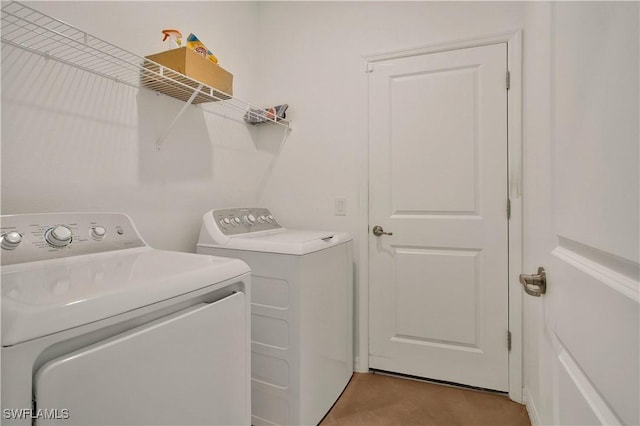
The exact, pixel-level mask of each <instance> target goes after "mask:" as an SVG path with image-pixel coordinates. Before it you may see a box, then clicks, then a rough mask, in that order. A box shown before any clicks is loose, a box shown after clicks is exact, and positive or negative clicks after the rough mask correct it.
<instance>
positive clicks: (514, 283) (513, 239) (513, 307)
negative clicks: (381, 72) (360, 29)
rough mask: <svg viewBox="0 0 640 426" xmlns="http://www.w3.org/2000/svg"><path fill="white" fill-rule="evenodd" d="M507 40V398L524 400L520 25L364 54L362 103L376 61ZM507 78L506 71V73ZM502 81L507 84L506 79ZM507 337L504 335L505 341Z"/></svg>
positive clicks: (364, 227) (364, 253)
mask: <svg viewBox="0 0 640 426" xmlns="http://www.w3.org/2000/svg"><path fill="white" fill-rule="evenodd" d="M498 43H506V44H507V67H508V70H509V73H510V87H509V90H508V91H507V103H508V104H507V139H508V141H507V150H508V159H507V163H508V164H507V168H508V182H507V185H508V196H509V199H510V201H511V218H510V220H509V221H508V226H509V247H508V256H509V287H508V288H509V302H508V303H509V331H510V332H511V350H510V351H509V397H510V398H511V399H512V400H513V401H516V402H518V403H523V398H522V394H523V380H522V375H523V359H522V355H523V354H522V346H523V345H522V343H523V342H522V290H521V289H520V282H519V280H518V276H519V274H520V272H521V271H522V251H523V241H522V191H521V188H522V184H521V183H522V30H516V31H510V32H504V33H497V34H491V35H487V36H481V37H476V38H470V39H463V40H457V41H451V42H444V43H435V44H429V45H425V46H419V47H415V48H409V49H402V50H395V51H391V52H382V53H374V54H367V55H362V58H363V60H364V76H365V78H364V82H363V85H364V86H365V87H366V90H365V93H366V97H367V99H366V104H367V110H368V107H369V100H368V97H369V89H368V74H369V73H370V72H372V71H373V69H374V67H375V64H376V63H377V62H381V61H388V60H391V59H399V58H405V57H409V56H416V55H424V54H429V53H437V52H445V51H449V50H458V49H466V48H470V47H479V46H486V45H491V44H498ZM505 77H506V76H505ZM505 84H506V83H505ZM368 117H369V114H368V113H367V121H366V126H367V129H366V131H365V134H366V135H367V137H366V143H365V146H364V149H365V152H366V155H364V158H363V161H364V165H363V167H362V170H363V176H361V182H362V184H361V185H360V188H359V194H358V195H359V197H358V198H359V199H360V201H361V202H360V205H361V206H363V207H364V208H362V209H361V210H360V217H359V218H358V219H359V223H360V224H361V226H360V229H359V231H358V236H359V245H358V253H359V256H358V265H359V266H358V271H357V273H358V278H359V279H358V283H359V285H358V293H357V295H356V297H357V306H358V310H357V312H358V322H357V324H358V327H357V330H356V331H357V336H358V338H357V339H358V340H357V345H358V346H357V347H358V352H357V353H356V354H355V355H356V357H355V370H356V371H359V372H367V371H369V175H370V170H369V121H368ZM506 338H507V336H505V340H506Z"/></svg>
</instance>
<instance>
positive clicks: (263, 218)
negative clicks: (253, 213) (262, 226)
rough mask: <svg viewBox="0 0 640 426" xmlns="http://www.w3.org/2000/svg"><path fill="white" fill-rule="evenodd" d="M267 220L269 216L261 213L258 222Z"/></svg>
mask: <svg viewBox="0 0 640 426" xmlns="http://www.w3.org/2000/svg"><path fill="white" fill-rule="evenodd" d="M266 221H267V217H266V216H265V215H263V214H261V215H260V216H258V222H259V223H265V222H266Z"/></svg>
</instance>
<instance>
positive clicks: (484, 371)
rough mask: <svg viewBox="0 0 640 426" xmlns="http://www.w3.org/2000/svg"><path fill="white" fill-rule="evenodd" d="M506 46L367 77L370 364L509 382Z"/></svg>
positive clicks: (460, 379) (408, 61) (431, 57)
mask: <svg viewBox="0 0 640 426" xmlns="http://www.w3.org/2000/svg"><path fill="white" fill-rule="evenodd" d="M506 71H507V45H506V43H500V44H494V45H487V46H481V47H473V48H466V49H458V50H451V51H446V52H438V53H431V54H424V55H419V56H412V57H407V58H401V59H393V60H389V61H384V62H378V63H375V65H374V67H373V70H372V72H371V73H370V74H369V76H370V77H369V96H370V100H369V111H370V112H369V121H370V128H369V130H370V131H369V145H370V146H369V148H370V164H369V170H370V172H369V173H370V190H369V202H370V211H369V224H370V227H371V228H373V226H375V225H379V226H382V227H383V228H384V231H386V232H390V233H392V234H393V235H381V236H374V235H373V234H371V233H370V237H369V238H370V239H369V256H370V259H369V265H370V266H369V286H370V288H369V297H370V307H369V309H370V310H369V318H370V322H369V324H370V347H369V353H370V355H369V364H370V367H371V368H373V369H380V370H387V371H393V372H399V373H404V374H410V375H415V376H421V377H427V378H432V379H439V380H445V381H450V382H456V383H463V384H468V385H473V386H480V387H484V388H490V389H497V390H502V391H506V390H508V346H507V333H508V222H507V220H508V219H507V87H506V83H505V77H506Z"/></svg>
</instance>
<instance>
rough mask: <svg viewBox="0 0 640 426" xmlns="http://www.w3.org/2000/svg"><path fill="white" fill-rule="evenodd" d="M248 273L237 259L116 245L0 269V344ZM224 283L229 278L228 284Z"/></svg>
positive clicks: (148, 303)
mask: <svg viewBox="0 0 640 426" xmlns="http://www.w3.org/2000/svg"><path fill="white" fill-rule="evenodd" d="M249 272H250V269H249V267H248V266H247V265H246V264H245V263H244V262H242V261H240V260H237V259H229V258H221V257H215V256H203V255H198V254H192V253H180V252H171V251H164V250H155V249H152V248H149V247H140V248H133V249H128V250H119V251H117V252H115V253H114V252H105V253H97V254H90V255H84V256H76V257H70V258H63V259H53V260H45V261H38V262H28V263H22V264H16V265H7V266H3V268H2V345H3V346H8V345H14V344H16V343H20V342H24V341H27V340H31V339H35V338H38V337H42V336H46V335H49V334H52V333H56V332H59V331H63V330H67V329H71V328H74V327H78V326H81V325H84V324H88V323H91V322H94V321H98V320H102V319H105V318H109V317H112V316H115V315H119V314H121V313H124V312H128V311H132V310H135V309H137V308H141V307H144V306H148V305H152V304H154V303H158V302H161V301H164V300H168V299H171V298H173V297H177V296H181V295H184V294H187V293H189V292H193V291H196V290H199V289H202V288H204V287H208V286H212V290H214V289H215V285H220V286H221V287H222V286H223V285H226V284H222V283H223V282H224V281H227V280H230V279H233V278H236V277H239V276H241V275H243V274H248V273H249ZM227 284H228V283H227Z"/></svg>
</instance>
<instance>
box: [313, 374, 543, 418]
mask: <svg viewBox="0 0 640 426" xmlns="http://www.w3.org/2000/svg"><path fill="white" fill-rule="evenodd" d="M378 425H380V426H410V425H415V426H418V425H420V426H422V425H424V426H426V425H443V426H444V425H446V426H456V425H460V426H467V425H487V426H489V425H491V426H499V425H505V426H507V425H508V426H521V425H522V426H530V425H531V423H530V421H529V417H528V415H527V410H526V409H525V407H524V405H520V404H517V403H515V402H513V401H511V400H510V399H509V398H508V397H507V396H506V395H502V394H497V393H491V392H483V391H476V390H471V389H464V388H456V387H451V386H446V385H439V384H432V383H426V382H421V381H417V380H411V379H405V378H400V377H393V376H388V375H384V374H367V373H355V374H354V375H353V378H352V379H351V382H350V383H349V385H348V386H347V388H346V389H345V391H344V392H343V394H342V396H341V397H340V399H339V400H338V401H337V402H336V404H335V405H334V406H333V408H332V409H331V411H329V413H328V414H327V415H326V417H325V418H324V419H323V420H322V422H321V423H320V426H378Z"/></svg>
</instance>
